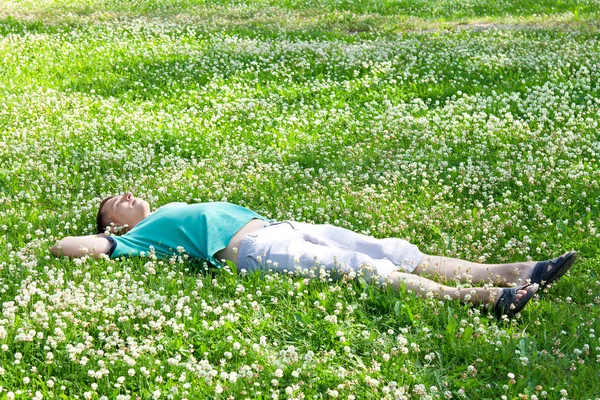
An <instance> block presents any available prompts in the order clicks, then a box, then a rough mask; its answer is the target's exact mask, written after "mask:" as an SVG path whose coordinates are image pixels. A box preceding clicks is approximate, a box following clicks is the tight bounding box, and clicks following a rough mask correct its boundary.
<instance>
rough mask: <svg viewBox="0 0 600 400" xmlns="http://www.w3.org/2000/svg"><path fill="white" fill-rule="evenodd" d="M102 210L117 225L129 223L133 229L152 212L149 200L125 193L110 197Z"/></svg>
mask: <svg viewBox="0 0 600 400" xmlns="http://www.w3.org/2000/svg"><path fill="white" fill-rule="evenodd" d="M102 212H103V213H105V215H106V216H107V217H108V220H109V221H111V222H113V223H114V224H115V226H123V225H127V226H128V227H129V229H131V228H133V227H134V226H135V225H137V224H138V223H139V222H140V221H141V220H143V219H144V218H146V217H147V216H148V214H150V206H149V205H148V202H147V201H145V200H143V199H140V198H136V197H134V196H133V195H132V194H131V193H125V194H122V195H120V196H115V197H112V198H110V199H108V200H107V201H106V203H104V206H103V207H102Z"/></svg>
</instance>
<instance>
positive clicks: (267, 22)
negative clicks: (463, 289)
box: [0, 0, 600, 399]
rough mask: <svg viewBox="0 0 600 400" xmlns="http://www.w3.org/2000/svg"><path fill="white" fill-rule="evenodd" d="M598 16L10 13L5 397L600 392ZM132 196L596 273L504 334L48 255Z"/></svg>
mask: <svg viewBox="0 0 600 400" xmlns="http://www.w3.org/2000/svg"><path fill="white" fill-rule="evenodd" d="M596 8H597V7H595V4H594V3H593V2H586V1H583V2H581V1H579V2H570V1H560V2H559V1H544V2H526V1H521V2H486V1H479V2H475V3H473V2H471V3H465V2H454V1H442V2H430V1H418V2H417V1H410V2H408V1H396V2H371V1H358V2H346V1H337V2H333V1H331V2H330V1H328V2H292V1H283V0H281V1H262V2H236V3H235V4H234V3H230V2H218V3H216V2H202V1H191V0H190V1H152V2H151V1H136V2H125V3H124V2H112V1H103V2H86V1H71V0H69V1H66V0H65V1H54V2H28V1H23V2H12V1H10V2H3V3H2V5H0V60H2V63H0V298H1V300H2V305H1V307H0V309H1V310H2V315H1V316H0V346H1V349H2V351H1V352H0V397H1V398H32V397H37V398H42V397H43V398H85V399H88V398H93V399H98V398H110V399H112V398H121V399H126V398H137V397H140V398H190V399H194V398H231V397H233V398H267V397H270V398H328V397H341V398H352V396H354V398H357V399H362V398H494V399H495V398H503V397H502V396H505V398H510V399H513V398H529V399H534V398H540V399H541V398H548V399H561V398H572V399H588V398H589V399H592V398H597V397H598V393H600V386H599V384H598V380H597V377H598V371H599V368H598V362H599V360H600V359H599V357H600V350H599V349H600V343H599V341H598V331H599V328H600V324H599V321H598V315H599V313H598V305H599V304H600V277H599V271H600V256H599V254H598V248H599V245H600V234H599V233H598V230H597V229H598V224H599V223H600V214H599V213H598V203H599V201H600V185H599V182H598V180H599V179H598V178H599V176H600V170H599V168H598V165H600V163H599V162H598V161H599V160H598V154H599V152H600V148H599V146H598V143H599V140H600V139H599V136H598V124H599V116H598V107H599V102H598V98H599V86H598V81H599V77H600V69H598V65H600V63H599V61H600V59H599V54H600V52H599V51H598V50H599V47H600V44H599V43H600V42H599V39H600V36H599V33H598V25H597V21H598V11H597V10H596ZM124 190H133V191H134V193H136V194H138V195H140V196H141V197H144V198H146V199H148V200H149V201H150V203H151V205H152V207H153V208H157V207H158V206H160V205H163V204H166V203H168V202H171V201H187V202H196V201H199V202H201V201H220V200H226V201H230V202H234V203H238V204H241V205H244V206H247V207H249V208H251V209H253V210H255V211H257V212H259V213H261V214H263V215H265V216H268V217H270V218H273V219H277V220H283V219H294V220H300V221H308V222H316V223H333V224H335V225H338V226H342V227H346V228H349V229H353V230H355V231H357V232H362V233H365V234H370V235H374V236H377V237H391V236H396V237H403V238H406V239H409V240H410V241H411V242H413V243H415V244H417V245H418V246H419V247H420V248H421V250H422V251H424V252H426V253H430V254H442V255H447V256H452V257H460V258H464V259H469V260H475V261H480V262H489V263H494V262H510V261H519V260H524V259H532V260H537V259H546V258H549V257H554V256H555V255H557V254H560V253H562V252H564V251H565V250H568V249H576V250H578V251H579V253H580V259H579V261H578V262H577V264H575V266H574V268H573V270H572V272H571V273H570V274H569V275H567V276H565V277H563V278H562V279H561V280H560V281H559V282H558V283H557V284H555V285H554V286H553V287H551V288H549V289H547V290H546V291H545V292H543V293H540V295H539V296H538V297H537V298H536V299H535V300H534V301H533V302H532V303H530V304H529V305H528V306H527V308H526V309H525V310H524V312H523V313H522V315H521V316H520V318H518V319H516V320H513V321H511V322H502V321H498V320H496V319H495V318H492V317H491V316H490V315H488V314H487V313H486V312H485V310H483V309H479V308H474V309H473V308H470V307H468V306H462V305H460V304H458V303H456V302H438V301H437V300H434V299H421V298H418V297H416V296H415V295H414V294H413V293H407V292H406V290H403V291H401V292H399V293H394V292H392V290H391V289H389V288H388V289H385V288H384V289H377V288H373V287H371V286H368V285H366V284H365V283H364V281H362V280H360V279H357V280H351V281H348V280H345V279H342V280H338V281H333V280H328V279H327V278H325V279H304V277H301V276H284V275H274V274H268V273H267V274H265V273H263V272H254V273H243V271H239V272H238V271H227V270H206V269H205V268H204V267H203V266H202V265H197V264H194V263H192V262H189V261H186V260H180V259H173V260H154V259H128V260H120V261H114V260H103V259H102V260H93V259H89V258H84V259H81V260H73V261H71V260H66V259H54V258H53V257H51V255H50V252H49V247H50V246H52V245H53V244H54V243H55V241H56V240H57V239H59V238H62V237H64V236H65V235H84V234H89V233H92V232H93V229H94V228H93V227H94V224H95V220H94V217H95V212H96V209H97V207H98V204H99V202H100V199H101V198H103V197H104V196H107V195H109V194H118V193H120V192H122V191H124ZM119 396H121V397H119Z"/></svg>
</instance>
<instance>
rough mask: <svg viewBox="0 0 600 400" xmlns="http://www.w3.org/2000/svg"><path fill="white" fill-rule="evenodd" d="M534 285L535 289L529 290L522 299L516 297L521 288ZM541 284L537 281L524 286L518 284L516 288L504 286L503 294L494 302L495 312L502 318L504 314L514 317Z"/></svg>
mask: <svg viewBox="0 0 600 400" xmlns="http://www.w3.org/2000/svg"><path fill="white" fill-rule="evenodd" d="M530 286H532V287H533V290H531V289H530V290H527V294H526V295H524V296H523V297H521V300H517V299H516V297H515V296H516V294H517V291H519V290H521V289H525V288H528V287H530ZM538 288H539V285H538V284H537V283H528V284H526V285H523V286H518V287H514V288H504V289H503V290H502V295H501V296H500V298H499V299H498V300H497V301H496V304H494V313H496V316H497V317H498V318H500V319H502V316H503V315H506V316H507V317H509V318H510V317H512V316H514V315H515V314H516V313H518V312H519V311H521V310H522V309H523V307H525V304H527V302H528V301H529V300H530V299H531V298H532V297H533V295H534V294H535V293H536V292H537V291H538Z"/></svg>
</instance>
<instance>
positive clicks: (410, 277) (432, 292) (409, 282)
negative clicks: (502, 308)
mask: <svg viewBox="0 0 600 400" xmlns="http://www.w3.org/2000/svg"><path fill="white" fill-rule="evenodd" d="M389 278H390V279H391V281H392V287H393V288H394V289H396V290H398V288H399V287H400V284H405V285H406V288H407V289H409V290H411V291H413V292H415V293H416V294H418V295H420V296H421V297H428V296H434V297H436V298H440V299H446V298H447V297H446V296H448V297H449V298H450V299H460V301H461V302H463V303H466V302H470V303H472V304H473V305H481V304H490V305H492V306H493V305H494V304H495V303H496V300H497V299H498V297H500V295H501V294H502V291H503V290H504V289H503V288H500V287H474V288H463V289H458V288H455V287H452V286H446V285H442V284H440V283H437V282H435V281H432V280H431V279H427V278H424V277H421V276H418V275H414V274H408V273H405V272H400V271H394V272H392V273H391V274H390V275H389ZM526 294H527V290H518V291H517V293H516V296H515V298H516V299H517V302H518V301H519V300H521V298H522V297H523V296H525V295H526Z"/></svg>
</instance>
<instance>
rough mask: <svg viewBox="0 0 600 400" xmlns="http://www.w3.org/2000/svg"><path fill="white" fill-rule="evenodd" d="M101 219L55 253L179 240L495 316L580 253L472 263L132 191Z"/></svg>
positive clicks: (199, 254)
mask: <svg viewBox="0 0 600 400" xmlns="http://www.w3.org/2000/svg"><path fill="white" fill-rule="evenodd" d="M97 229H98V232H99V234H97V235H89V236H76V237H66V238H64V239H62V240H60V241H59V242H58V243H57V244H56V245H55V246H54V247H52V253H53V254H54V255H55V256H61V255H65V256H68V257H82V256H84V255H88V256H93V257H98V256H100V255H103V254H104V255H108V256H109V257H110V258H116V257H127V256H135V255H144V254H148V253H149V252H154V254H155V256H156V257H160V258H169V257H171V256H172V255H173V254H177V253H178V252H180V251H181V249H182V248H183V249H184V250H185V252H186V253H187V254H189V255H190V256H191V257H195V258H198V259H201V260H204V261H206V262H208V263H209V264H211V265H213V266H216V267H222V266H224V265H225V264H226V263H227V262H228V261H229V262H232V263H233V264H234V265H235V266H236V267H237V268H238V270H241V269H246V270H248V271H252V270H257V269H261V268H265V269H273V270H276V271H277V272H282V273H285V272H289V271H294V272H295V271H298V270H304V271H306V270H308V271H311V270H313V269H314V270H318V269H320V268H325V269H326V270H327V271H330V272H334V271H339V270H342V271H343V272H344V273H349V274H358V273H362V274H363V276H364V277H365V279H366V280H367V281H371V282H373V281H375V282H376V283H380V284H381V283H383V282H385V281H386V279H389V281H391V283H392V286H393V287H394V288H395V289H398V287H399V286H400V284H404V285H406V287H407V289H410V290H412V291H414V292H416V293H418V294H419V295H422V296H426V295H427V294H428V293H432V294H433V295H434V296H437V297H439V298H441V299H456V298H459V299H460V300H461V301H462V302H471V303H472V304H474V305H486V306H487V307H489V308H491V309H492V310H493V312H494V313H495V314H496V315H497V316H498V317H499V318H500V317H502V316H503V315H506V316H508V317H511V316H513V315H515V314H516V313H517V312H519V311H520V310H521V309H523V307H524V306H525V304H527V302H528V301H529V300H530V299H531V298H532V297H533V295H534V294H535V293H536V292H537V290H538V288H539V287H540V285H542V286H543V285H547V284H550V283H552V282H554V281H556V280H557V279H558V278H560V277H561V276H562V275H563V274H564V273H565V272H566V271H568V270H569V268H570V267H571V265H573V262H574V261H575V259H576V257H577V253H576V252H574V251H571V252H568V253H565V254H563V255H562V256H560V257H557V258H555V259H553V260H548V261H541V262H537V263H536V262H521V263H513V264H478V263H474V262H468V261H463V260H459V259H454V258H448V257H440V256H430V255H426V254H423V253H421V252H420V251H419V249H418V248H417V247H416V246H415V245H413V244H410V243H409V242H407V241H406V240H403V239H395V238H389V239H375V238H372V237H368V236H365V235H361V234H358V233H355V232H352V231H350V230H347V229H344V228H339V227H335V226H332V225H314V224H308V223H302V222H294V221H281V222H273V221H270V220H269V219H267V218H265V217H263V216H261V215H259V214H257V213H255V212H253V211H251V210H249V209H247V208H244V207H241V206H238V205H235V204H231V203H222V202H215V203H200V204H186V203H170V204H167V205H165V206H162V207H160V208H159V209H157V210H156V211H155V212H153V213H150V207H149V205H148V202H146V201H144V200H142V199H140V198H135V197H134V196H133V195H132V194H131V193H126V194H123V195H121V196H115V197H108V198H106V199H104V200H103V201H102V203H101V204H100V208H99V210H98V216H97ZM111 233H112V234H111ZM113 234H115V235H113ZM426 276H428V277H434V278H439V279H441V280H443V281H447V280H454V279H461V278H466V277H468V278H469V279H470V280H471V282H472V283H475V284H479V283H483V284H493V285H494V286H493V287H489V286H484V287H474V288H466V289H457V288H454V287H451V286H446V285H443V284H441V283H437V282H435V281H433V280H431V279H428V278H425V277H426ZM389 281H388V282H389ZM518 284H522V285H521V286H516V287H515V285H518ZM510 286H512V287H510ZM509 287H510V288H509Z"/></svg>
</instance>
